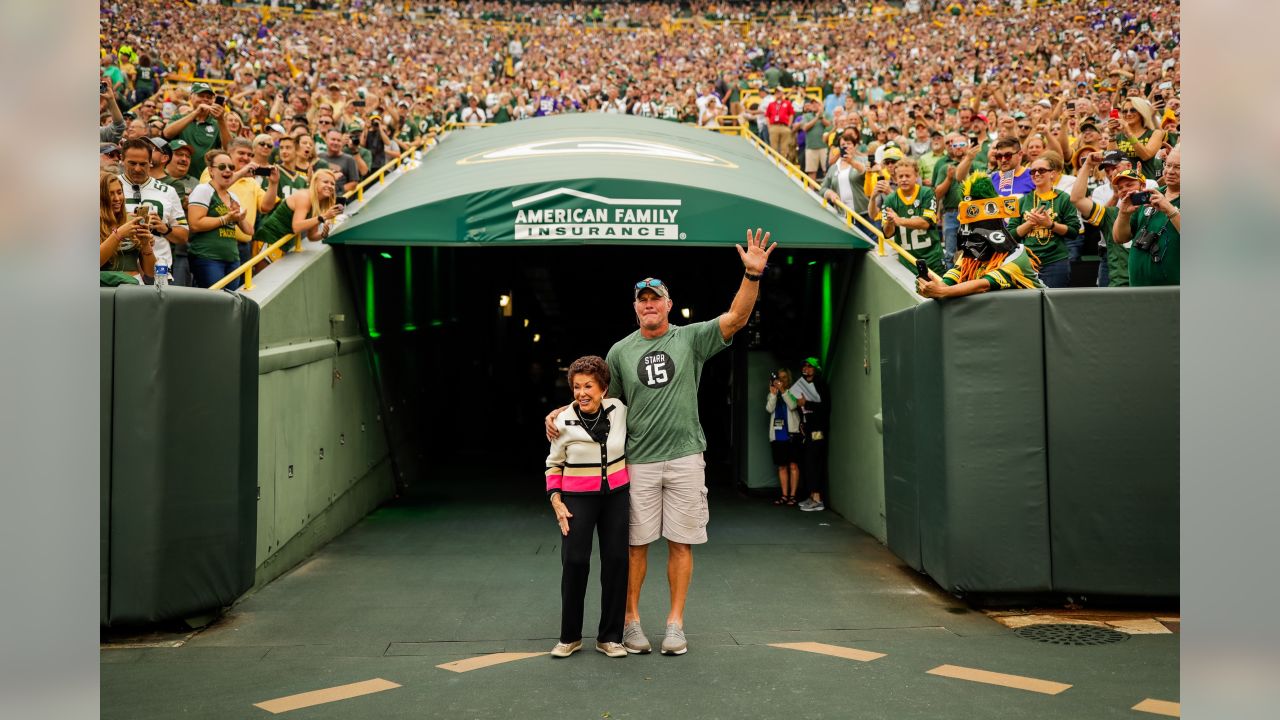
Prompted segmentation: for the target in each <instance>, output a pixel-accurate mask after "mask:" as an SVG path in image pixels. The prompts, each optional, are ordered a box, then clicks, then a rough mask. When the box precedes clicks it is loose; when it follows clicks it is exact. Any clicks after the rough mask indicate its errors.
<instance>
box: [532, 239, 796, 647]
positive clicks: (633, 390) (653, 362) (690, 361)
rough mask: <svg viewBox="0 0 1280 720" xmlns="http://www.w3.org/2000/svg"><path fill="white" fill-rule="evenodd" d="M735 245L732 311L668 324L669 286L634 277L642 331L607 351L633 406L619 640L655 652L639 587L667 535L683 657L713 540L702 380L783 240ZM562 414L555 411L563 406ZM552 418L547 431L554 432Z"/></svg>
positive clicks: (676, 633) (674, 636) (620, 391)
mask: <svg viewBox="0 0 1280 720" xmlns="http://www.w3.org/2000/svg"><path fill="white" fill-rule="evenodd" d="M746 245H747V246H746V248H745V249H744V248H743V247H742V246H741V245H737V246H736V247H737V249H738V256H739V257H740V258H741V260H742V265H743V277H742V282H741V284H740V285H739V286H738V292H737V294H736V295H734V297H733V303H732V304H731V305H730V306H729V310H728V312H726V313H724V314H723V315H721V316H719V317H717V318H714V319H712V320H707V321H705V322H700V323H693V324H691V325H671V324H670V322H669V316H670V313H671V308H672V302H671V291H670V289H668V288H667V286H666V284H665V283H663V282H662V281H661V280H659V279H657V278H645V279H644V280H641V281H640V282H637V283H636V284H635V288H634V294H633V296H634V303H633V308H634V310H635V313H636V320H637V321H638V322H639V325H640V328H639V329H638V330H636V331H635V332H633V333H631V334H630V335H628V336H627V337H625V338H623V339H621V340H619V341H618V342H617V343H615V344H614V345H613V347H612V348H610V349H609V354H608V357H607V358H606V360H607V362H608V364H609V371H610V373H611V374H612V375H613V377H614V383H613V384H612V385H611V386H610V388H609V393H610V395H615V396H616V397H617V398H618V399H619V400H622V401H623V402H625V403H626V404H627V406H628V411H627V465H628V469H629V470H630V473H631V526H630V538H629V544H630V546H631V547H630V563H629V567H628V577H627V609H626V625H625V627H624V628H623V638H622V640H623V642H622V644H623V646H624V647H625V648H626V649H627V651H628V652H631V653H640V654H643V653H648V652H651V651H652V649H653V648H652V646H651V645H650V644H649V640H648V638H646V637H645V634H644V631H643V630H642V629H641V627H640V589H641V587H643V585H644V578H645V573H646V571H647V570H648V557H649V543H652V542H653V541H655V540H657V539H658V538H659V537H665V538H666V539H667V551H668V556H667V580H668V582H669V584H670V591H671V609H670V611H669V612H668V613H667V622H666V633H665V635H664V637H663V640H662V647H661V650H662V653H663V654H664V655H683V654H684V653H686V652H688V650H689V644H688V641H687V640H686V639H685V634H684V605H685V598H686V597H687V596H688V593H689V581H690V578H691V577H692V575H693V546H694V545H699V544H702V543H705V542H706V541H707V521H708V519H709V515H710V513H709V510H708V507H707V483H706V475H705V473H704V469H705V468H706V463H705V462H704V461H703V458H702V453H703V451H704V450H706V448H707V440H706V436H705V435H704V434H703V432H702V425H701V423H700V421H699V418H698V379H699V377H700V376H701V375H702V366H703V364H704V363H705V362H706V361H707V360H708V359H710V358H711V357H712V356H713V355H715V354H716V353H718V352H720V351H721V350H723V349H725V348H727V347H729V345H730V343H731V341H732V338H733V335H734V334H735V333H737V332H738V331H739V330H741V329H742V328H744V327H746V325H747V320H748V319H749V318H750V317H751V311H752V308H754V307H755V303H756V297H757V296H758V295H759V293H760V276H761V274H762V273H763V272H764V268H765V264H766V263H767V261H768V259H769V254H770V253H772V252H773V250H774V248H775V247H777V243H773V244H770V243H769V233H766V232H764V231H762V230H760V229H756V231H755V232H754V233H753V232H752V231H750V230H748V231H747V243H746ZM557 412H558V411H557ZM555 414H556V413H552V415H551V416H549V418H550V421H549V422H548V424H547V435H548V437H554V436H555V434H557V433H556V431H555V428H554V425H553V421H554V416H555Z"/></svg>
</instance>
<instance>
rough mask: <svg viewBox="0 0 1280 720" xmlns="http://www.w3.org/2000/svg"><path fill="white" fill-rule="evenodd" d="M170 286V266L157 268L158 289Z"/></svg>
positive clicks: (158, 266)
mask: <svg viewBox="0 0 1280 720" xmlns="http://www.w3.org/2000/svg"><path fill="white" fill-rule="evenodd" d="M168 284H169V266H168V265H157V266H156V287H164V286H165V285H168Z"/></svg>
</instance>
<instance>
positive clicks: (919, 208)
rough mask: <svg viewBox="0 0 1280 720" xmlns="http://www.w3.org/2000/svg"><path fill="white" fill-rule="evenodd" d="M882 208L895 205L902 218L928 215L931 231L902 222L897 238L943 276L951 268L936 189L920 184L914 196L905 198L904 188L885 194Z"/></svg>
mask: <svg viewBox="0 0 1280 720" xmlns="http://www.w3.org/2000/svg"><path fill="white" fill-rule="evenodd" d="M882 207H884V208H892V209H893V211H894V212H895V213H897V214H898V217H901V218H904V219H905V218H924V219H925V220H926V221H927V222H928V223H929V228H928V229H927V230H918V229H913V228H905V227H902V226H901V225H899V226H898V228H897V237H896V238H895V240H897V242H898V244H899V245H901V246H902V247H903V249H904V250H906V251H907V252H909V253H911V254H912V255H915V256H916V257H917V258H923V259H924V261H925V262H927V263H928V264H929V269H930V270H932V271H934V272H936V273H938V274H939V275H941V274H942V273H944V272H946V269H947V267H946V264H945V263H944V262H943V255H944V254H945V248H943V246H942V237H941V235H940V233H939V232H938V202H937V200H936V199H935V198H934V197H933V190H930V189H929V188H927V187H925V186H923V185H917V186H916V193H915V195H914V197H903V196H902V189H901V188H899V189H898V190H896V191H894V192H893V193H891V194H889V195H888V196H886V197H885V199H884V203H883V205H882ZM901 260H902V264H903V265H906V266H907V267H908V268H909V269H910V270H911V271H912V272H915V269H916V268H915V266H914V265H912V264H910V263H908V262H907V260H906V258H901Z"/></svg>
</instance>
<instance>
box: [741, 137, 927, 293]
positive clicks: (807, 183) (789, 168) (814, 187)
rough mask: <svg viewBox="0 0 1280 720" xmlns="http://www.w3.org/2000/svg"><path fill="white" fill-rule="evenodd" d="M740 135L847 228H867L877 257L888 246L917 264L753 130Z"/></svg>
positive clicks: (890, 239)
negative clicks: (840, 217)
mask: <svg viewBox="0 0 1280 720" xmlns="http://www.w3.org/2000/svg"><path fill="white" fill-rule="evenodd" d="M739 134H740V135H741V136H742V137H744V138H747V139H748V140H750V141H751V142H752V143H754V144H755V146H756V147H757V148H759V149H760V150H761V151H763V152H764V154H765V155H767V156H768V157H769V159H770V160H773V162H774V164H775V165H777V166H779V167H780V168H781V169H782V170H783V171H784V172H786V173H787V175H789V176H790V177H792V178H794V179H796V180H798V181H800V182H801V183H802V184H803V185H804V188H805V189H806V190H809V191H811V192H812V193H813V194H815V195H817V197H818V200H819V201H821V202H822V206H823V207H833V208H835V209H837V210H839V211H840V213H841V214H842V215H843V217H844V224H845V226H846V227H848V228H849V229H851V230H852V229H853V227H854V225H855V224H858V225H861V226H862V227H863V228H865V229H866V231H867V232H868V233H870V234H871V236H872V237H874V238H875V239H876V254H877V255H880V256H881V257H883V256H884V255H885V246H886V245H888V246H889V247H890V248H893V251H894V252H896V253H898V255H899V256H901V257H902V259H904V260H906V261H907V262H908V263H911V264H912V265H914V264H915V262H916V256H915V255H913V254H912V253H911V252H909V251H908V250H907V249H906V248H904V247H902V246H901V245H899V244H898V243H897V242H896V241H895V240H894V239H893V238H892V237H890V236H888V235H885V234H884V233H883V232H881V231H880V228H878V227H876V226H875V224H873V223H872V222H871V221H870V220H868V219H866V218H865V217H863V216H862V215H860V214H858V213H856V212H854V211H853V209H852V208H850V207H849V206H848V205H845V204H844V203H843V202H841V201H839V200H831V199H830V198H827V197H824V196H823V194H822V184H821V183H819V182H818V181H816V180H814V179H813V178H811V177H809V174H808V173H806V172H804V171H803V170H801V169H800V168H799V167H797V166H796V164H795V163H793V162H791V161H790V160H788V159H786V158H785V157H783V156H782V154H781V153H779V152H778V151H777V150H774V149H773V148H772V147H770V145H769V143H767V142H765V141H763V140H761V139H760V138H759V137H758V136H757V135H756V134H755V133H754V132H751V130H750V129H749V128H748V127H747V126H746V125H741V126H740V128H739ZM929 275H930V277H932V278H934V279H935V280H941V279H942V278H940V277H938V274H937V273H935V272H934V271H932V270H930V271H929Z"/></svg>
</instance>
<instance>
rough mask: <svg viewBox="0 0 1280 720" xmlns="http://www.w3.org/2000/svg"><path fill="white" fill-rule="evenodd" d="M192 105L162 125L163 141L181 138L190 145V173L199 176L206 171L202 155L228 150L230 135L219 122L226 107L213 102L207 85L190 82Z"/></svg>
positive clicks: (212, 96) (211, 89)
mask: <svg viewBox="0 0 1280 720" xmlns="http://www.w3.org/2000/svg"><path fill="white" fill-rule="evenodd" d="M191 103H192V106H193V107H194V109H193V110H192V111H191V112H189V113H187V114H186V115H183V116H182V117H180V118H178V119H177V120H174V121H173V122H171V123H169V124H168V125H166V126H165V128H164V139H165V140H173V139H174V138H181V139H182V140H183V141H185V142H186V143H187V144H188V145H190V146H191V150H192V157H191V174H192V175H196V176H199V175H200V174H201V173H202V172H204V169H205V164H204V158H205V155H207V154H208V152H209V151H210V150H212V149H213V148H215V147H224V148H225V147H229V146H230V145H231V134H230V133H229V132H228V131H227V125H226V123H224V122H220V121H221V119H222V116H223V113H224V112H225V110H226V107H225V105H219V104H217V103H215V102H214V95H213V88H211V87H209V85H208V83H202V82H198V83H192V85H191Z"/></svg>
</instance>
